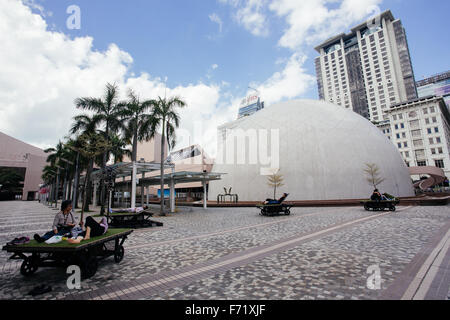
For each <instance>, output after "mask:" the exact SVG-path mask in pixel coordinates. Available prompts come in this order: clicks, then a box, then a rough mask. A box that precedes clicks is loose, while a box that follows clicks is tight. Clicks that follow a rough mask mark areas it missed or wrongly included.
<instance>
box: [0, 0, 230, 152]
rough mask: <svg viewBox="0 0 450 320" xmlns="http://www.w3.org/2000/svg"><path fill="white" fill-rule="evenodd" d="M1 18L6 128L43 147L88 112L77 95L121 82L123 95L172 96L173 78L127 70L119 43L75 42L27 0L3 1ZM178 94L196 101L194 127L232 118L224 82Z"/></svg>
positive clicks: (1, 118) (187, 117) (189, 114)
mask: <svg viewBox="0 0 450 320" xmlns="http://www.w3.org/2000/svg"><path fill="white" fill-rule="evenodd" d="M0 21H1V23H0V42H1V43H2V50H0V65H1V66H2V72H1V73H0V128H1V129H0V130H1V131H2V132H5V133H6V134H9V135H12V136H14V137H16V138H18V139H21V140H24V141H26V142H28V143H32V144H34V145H37V146H40V147H49V146H53V145H54V144H56V143H57V141H58V140H59V139H62V138H63V137H64V136H65V135H66V134H67V133H68V130H69V127H70V125H71V123H72V117H73V116H74V115H76V114H78V113H80V112H81V111H79V110H77V109H76V108H75V107H74V104H73V102H74V100H75V98H77V97H85V96H93V97H100V96H102V94H103V91H104V87H105V84H106V83H107V82H116V83H117V84H119V86H120V87H121V93H122V96H125V94H126V91H127V90H126V89H127V88H130V87H132V88H133V89H134V90H135V91H136V92H137V93H139V94H141V95H144V94H145V97H143V98H155V97H157V96H158V95H160V96H164V94H165V91H166V90H165V79H161V78H154V77H151V76H150V75H149V74H147V73H142V74H140V75H139V76H134V75H131V77H128V76H127V75H128V72H129V70H130V66H131V64H132V63H133V59H132V57H131V56H130V54H128V53H127V52H125V51H123V50H121V49H120V48H118V47H117V45H115V44H111V45H110V46H109V47H108V49H107V50H106V51H103V52H101V51H96V50H94V48H93V39H92V38H90V37H83V38H75V39H73V40H72V39H70V38H69V37H67V36H66V35H64V34H63V33H60V32H52V31H49V30H48V26H47V24H46V22H45V20H44V19H43V18H42V17H41V16H40V15H39V14H33V13H32V11H31V9H30V7H29V6H26V5H23V4H22V3H21V2H20V1H16V0H2V1H1V2H0ZM172 94H179V95H180V96H181V97H183V98H184V99H185V100H186V101H187V102H188V105H189V107H188V108H187V109H186V110H184V111H182V112H181V115H182V124H183V125H185V126H188V127H187V129H189V130H190V131H192V130H193V129H194V128H193V125H192V124H193V123H195V122H201V121H202V120H204V119H208V121H207V122H206V123H205V128H204V130H205V131H208V132H210V134H209V136H212V135H211V132H214V131H215V130H216V128H217V126H218V125H220V124H222V122H221V121H228V120H230V119H229V117H231V114H229V113H228V112H227V111H224V108H225V106H223V105H222V106H221V108H222V109H221V110H222V112H218V111H217V108H219V106H218V101H219V99H220V86H219V85H217V86H216V85H206V84H203V83H197V84H190V85H188V86H184V87H183V86H179V87H176V88H167V95H168V96H169V95H172ZM226 107H228V106H226ZM233 116H235V114H233ZM189 126H190V127H189ZM191 142H193V143H194V142H195V141H194V140H193V141H191ZM214 146H215V143H214V144H213V145H212V147H211V148H212V149H214Z"/></svg>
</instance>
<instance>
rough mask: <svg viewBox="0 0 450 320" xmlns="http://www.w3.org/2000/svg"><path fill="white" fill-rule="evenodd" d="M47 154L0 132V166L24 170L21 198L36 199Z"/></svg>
mask: <svg viewBox="0 0 450 320" xmlns="http://www.w3.org/2000/svg"><path fill="white" fill-rule="evenodd" d="M46 159H47V154H46V153H45V152H44V151H43V150H41V149H39V148H37V147H34V146H32V145H30V144H28V143H25V142H22V141H20V140H17V139H15V138H13V137H10V136H8V135H6V134H4V133H2V132H0V168H15V169H16V170H17V169H19V170H20V171H22V172H23V171H24V187H23V193H22V199H23V200H36V199H37V198H38V191H39V185H40V184H42V183H43V181H42V178H41V176H42V170H43V168H44V167H45V165H46Z"/></svg>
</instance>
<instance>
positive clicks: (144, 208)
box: [110, 206, 148, 213]
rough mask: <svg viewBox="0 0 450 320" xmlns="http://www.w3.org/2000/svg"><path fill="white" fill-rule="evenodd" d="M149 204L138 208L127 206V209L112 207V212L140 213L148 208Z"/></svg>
mask: <svg viewBox="0 0 450 320" xmlns="http://www.w3.org/2000/svg"><path fill="white" fill-rule="evenodd" d="M147 209H148V206H144V207H137V208H127V209H115V210H113V209H111V210H110V213H139V212H142V211H144V210H147Z"/></svg>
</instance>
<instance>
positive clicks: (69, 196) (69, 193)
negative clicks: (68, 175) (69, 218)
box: [67, 179, 72, 199]
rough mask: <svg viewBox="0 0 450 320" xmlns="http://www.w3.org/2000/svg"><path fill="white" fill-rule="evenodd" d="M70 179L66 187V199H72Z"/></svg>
mask: <svg viewBox="0 0 450 320" xmlns="http://www.w3.org/2000/svg"><path fill="white" fill-rule="evenodd" d="M71 195H72V179H69V185H68V186H67V199H71V198H72V196H71Z"/></svg>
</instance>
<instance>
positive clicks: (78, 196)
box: [74, 170, 81, 209]
mask: <svg viewBox="0 0 450 320" xmlns="http://www.w3.org/2000/svg"><path fill="white" fill-rule="evenodd" d="M80 177H81V170H78V183H80ZM74 187H76V186H74ZM78 191H79V188H78V189H77V196H76V199H75V209H78V199H79V198H80V193H79V192H78Z"/></svg>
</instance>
